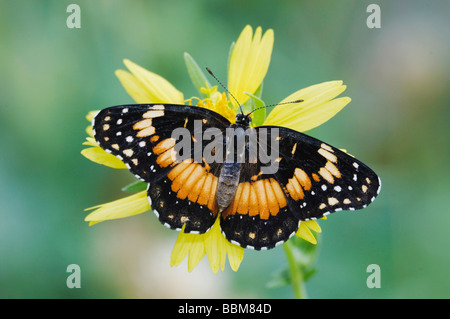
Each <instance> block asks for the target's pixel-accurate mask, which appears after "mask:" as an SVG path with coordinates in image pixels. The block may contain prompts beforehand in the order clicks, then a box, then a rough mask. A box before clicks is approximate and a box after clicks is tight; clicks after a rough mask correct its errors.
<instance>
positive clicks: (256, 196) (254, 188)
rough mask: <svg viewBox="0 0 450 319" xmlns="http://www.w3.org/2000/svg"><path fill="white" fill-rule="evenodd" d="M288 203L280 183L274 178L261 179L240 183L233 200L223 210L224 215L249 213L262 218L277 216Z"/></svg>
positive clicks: (224, 216) (251, 215)
mask: <svg viewBox="0 0 450 319" xmlns="http://www.w3.org/2000/svg"><path fill="white" fill-rule="evenodd" d="M286 205H287V201H286V197H285V195H284V193H283V191H282V189H281V186H280V184H278V182H277V181H276V180H275V179H273V178H270V179H261V180H258V181H256V182H243V183H239V185H238V187H237V189H236V194H235V196H234V199H233V202H232V203H231V204H230V206H229V207H228V208H227V209H225V211H224V212H222V217H223V218H226V217H227V216H228V215H234V214H239V215H249V216H250V217H253V216H257V215H259V217H260V218H261V219H265V220H267V219H269V218H270V216H276V215H277V214H278V212H279V211H280V208H283V207H285V206H286Z"/></svg>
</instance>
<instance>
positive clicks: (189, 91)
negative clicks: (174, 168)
mask: <svg viewBox="0 0 450 319" xmlns="http://www.w3.org/2000/svg"><path fill="white" fill-rule="evenodd" d="M70 3H76V4H78V5H79V6H80V8H81V28H80V29H69V28H67V26H66V19H67V17H68V15H69V13H67V12H66V8H67V6H68V5H69V4H70ZM370 3H377V4H379V5H380V7H381V29H369V28H368V27H367V26H366V19H367V17H368V16H369V13H367V12H366V8H367V6H368V5H369V4H370ZM449 12H450V3H449V1H447V0H442V1H437V0H433V1H426V2H425V1H419V0H415V1H356V0H354V1H298V0H297V1H278V2H275V1H261V0H260V1H237V0H236V1H207V0H202V1H164V2H163V1H118V0H108V1H106V0H105V1H86V0H83V1H82V0H79V1H60V0H58V1H56V0H55V1H4V0H2V1H1V2H0V39H1V45H0V61H1V62H0V71H1V72H0V74H1V85H0V96H1V100H0V121H1V122H0V123H1V125H0V136H1V138H0V150H1V151H0V187H1V191H0V204H1V208H0V216H1V220H0V297H2V298H215V297H217V298H228V297H236V298H243V297H246V298H260V297H261V298H291V297H292V292H291V288H290V287H282V288H273V289H269V288H267V287H266V283H267V282H269V281H270V278H271V277H272V275H273V274H274V273H275V272H277V271H278V270H280V269H282V268H284V267H285V266H286V264H287V263H286V258H285V255H284V252H283V249H282V248H281V247H278V248H276V249H273V250H271V251H268V252H254V251H246V255H245V258H244V261H243V262H242V264H241V267H240V269H239V271H238V272H237V273H234V272H233V271H231V269H230V267H229V266H228V264H227V266H226V269H225V271H224V272H219V273H218V274H217V275H214V274H212V272H211V270H210V268H209V265H208V263H207V261H206V258H205V259H204V260H202V262H201V263H200V265H199V266H198V267H197V268H195V269H194V271H193V272H192V273H188V272H187V265H186V263H183V264H181V265H180V266H178V267H174V268H171V267H169V261H170V253H171V250H172V247H173V245H174V243H175V240H176V236H177V233H176V232H173V231H170V230H168V229H166V228H165V227H162V226H161V225H160V224H159V223H158V221H157V219H156V218H155V216H154V215H153V214H149V213H146V214H141V215H138V216H135V217H132V218H128V219H122V220H115V221H110V222H104V223H101V224H98V225H95V226H93V227H89V226H88V224H87V223H85V222H84V221H83V220H84V217H85V215H86V212H84V211H83V209H84V208H86V207H89V206H93V205H96V204H100V203H104V202H108V201H111V200H114V199H117V198H120V197H123V196H125V195H126V194H124V193H123V192H121V191H120V188H121V187H122V186H123V185H125V184H127V183H129V182H131V181H133V178H134V177H132V175H131V174H129V173H128V172H127V171H125V170H120V171H119V170H113V169H109V168H107V167H103V166H100V165H97V164H94V163H92V162H90V161H88V160H87V159H85V158H84V157H83V156H81V154H80V151H81V149H82V148H83V146H82V145H81V143H82V142H83V141H84V139H85V137H86V134H85V131H84V130H85V127H86V126H87V124H88V122H87V121H86V120H85V115H86V113H87V112H88V111H90V110H94V109H100V108H104V107H107V106H111V105H118V104H125V103H131V102H132V99H131V98H130V97H129V96H128V95H127V94H126V92H125V90H124V89H123V88H122V87H121V85H120V83H119V81H118V80H117V78H116V77H115V75H114V71H115V70H116V69H119V68H124V66H123V64H122V60H123V59H124V58H128V59H130V60H132V61H134V62H135V63H137V64H139V65H141V66H143V67H145V68H147V69H149V70H151V71H153V72H156V73H158V74H160V75H162V76H164V77H165V78H167V79H168V80H169V81H170V82H171V83H173V84H174V85H175V86H176V87H177V88H178V89H179V90H180V91H182V92H184V94H185V97H190V96H193V95H196V91H195V89H194V87H193V86H192V84H191V82H190V80H189V77H188V74H187V71H186V68H185V65H184V61H183V53H184V52H188V53H190V54H191V55H192V56H193V57H194V58H195V59H196V60H197V62H199V64H201V65H202V66H209V67H210V68H212V69H213V70H214V71H215V73H216V75H217V76H218V77H219V78H221V79H224V80H225V79H226V59H227V56H228V49H229V47H230V44H231V42H232V41H235V40H236V39H237V36H238V35H239V33H240V32H241V30H242V28H243V27H244V26H245V25H246V24H250V25H252V26H253V27H254V28H255V27H256V26H259V25H260V26H262V27H263V29H264V30H266V29H267V28H273V29H274V31H275V46H274V51H273V54H272V62H271V66H270V68H269V72H268V74H267V77H266V79H265V82H264V92H263V98H264V100H265V101H266V102H267V103H276V102H278V101H280V100H281V99H283V98H284V97H285V96H287V95H289V94H290V93H292V92H294V91H296V90H298V89H300V88H302V87H306V86H309V85H312V84H316V83H320V82H323V81H329V80H343V81H344V83H345V84H346V85H347V86H348V88H347V90H346V92H345V93H344V94H345V95H347V96H350V97H351V98H352V102H351V103H350V104H349V105H348V106H347V107H346V108H345V109H344V110H343V111H342V112H340V113H339V114H338V115H337V116H335V117H334V118H333V119H331V120H330V121H328V122H327V123H326V124H325V125H322V126H321V127H319V128H316V129H314V130H312V131H310V132H309V134H311V135H313V136H315V137H317V138H320V139H322V140H325V141H327V142H328V143H330V144H331V145H334V146H336V147H340V148H345V149H347V150H348V151H349V152H350V153H352V154H354V155H355V156H357V157H358V158H359V159H361V160H362V161H363V162H365V163H367V164H368V165H369V166H371V167H372V168H373V169H374V170H375V171H376V172H377V173H378V174H379V175H380V176H381V179H382V181H383V188H382V191H381V194H380V196H379V197H378V199H377V200H376V201H375V202H374V203H373V204H372V205H371V206H369V207H368V208H367V209H365V210H364V211H360V212H357V213H356V212H347V213H338V214H334V215H332V216H330V217H329V218H328V220H326V221H320V225H321V227H322V229H323V233H322V236H321V245H320V247H319V255H318V260H317V264H316V265H317V269H318V272H317V273H316V274H315V275H314V276H313V277H312V279H311V280H310V281H308V282H307V285H306V287H307V290H308V295H309V297H311V298H449V297H450V276H449V275H448V273H449V270H450V251H449V240H450V234H449V225H450V209H449V206H450V199H449V178H450V174H449V172H450V170H449V165H448V161H449V158H450V157H449V155H450V149H449V137H450V134H449V133H450V129H449V124H448V120H449V117H450V112H449V110H450V108H449V97H450V93H449V87H450V76H449V74H450V73H449V70H450V48H449V46H450V42H449V38H450V32H449V30H450V22H449V19H448V13H449ZM212 82H213V81H212ZM73 263H75V264H78V265H79V266H80V267H81V289H69V288H67V286H66V278H67V276H68V275H69V274H68V273H67V272H66V268H67V266H68V265H69V264H73ZM369 264H378V265H379V266H380V267H381V288H374V289H369V288H368V287H367V286H366V279H367V276H368V275H369V274H368V273H367V272H366V268H367V266H368V265H369Z"/></svg>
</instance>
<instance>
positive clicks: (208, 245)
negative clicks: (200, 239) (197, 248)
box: [204, 218, 226, 274]
mask: <svg viewBox="0 0 450 319" xmlns="http://www.w3.org/2000/svg"><path fill="white" fill-rule="evenodd" d="M221 237H222V238H223V236H222V234H221V232H220V225H219V218H217V219H216V221H215V222H214V225H213V227H212V228H211V229H210V230H209V231H208V232H207V233H205V235H204V243H205V251H206V255H207V256H208V262H209V265H210V267H211V269H212V271H213V273H215V274H216V273H217V272H218V271H219V268H221V269H222V270H223V269H224V266H225V259H226V249H225V243H224V241H223V240H221V239H222V238H221ZM223 239H225V238H223Z"/></svg>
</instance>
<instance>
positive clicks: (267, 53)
mask: <svg viewBox="0 0 450 319" xmlns="http://www.w3.org/2000/svg"><path fill="white" fill-rule="evenodd" d="M252 33H253V32H252V28H251V26H249V25H247V26H246V27H245V28H244V29H243V30H242V32H241V34H240V36H239V38H238V40H237V41H236V44H235V45H234V48H233V51H232V53H231V57H230V63H229V69H228V89H229V90H230V92H231V93H232V94H233V95H234V96H235V97H236V99H237V100H238V101H239V102H240V103H241V104H244V103H245V102H246V101H247V100H248V99H249V96H248V95H246V94H244V92H248V93H251V94H253V93H254V92H255V91H256V89H258V87H259V86H260V84H261V83H262V81H263V79H264V77H265V76H266V73H267V70H268V68H269V64H270V57H271V55H272V48H273V42H274V33H273V30H272V29H269V30H267V31H266V32H265V33H264V35H263V36H262V37H261V34H262V29H261V27H258V28H256V30H255V34H254V35H253V37H252ZM231 102H232V103H233V105H234V106H235V107H237V103H236V102H235V101H234V100H233V99H231Z"/></svg>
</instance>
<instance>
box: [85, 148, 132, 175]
mask: <svg viewBox="0 0 450 319" xmlns="http://www.w3.org/2000/svg"><path fill="white" fill-rule="evenodd" d="M85 143H86V142H85ZM83 144H84V143H83ZM81 154H82V155H83V156H84V157H86V158H87V159H88V160H91V161H93V162H94V163H97V164H102V165H105V166H108V167H111V168H118V169H125V168H127V167H126V166H125V164H124V163H123V162H122V161H121V160H119V159H118V158H117V157H115V156H114V155H112V154H110V153H106V152H105V150H104V149H103V148H101V147H100V146H96V147H90V148H85V149H83V150H81Z"/></svg>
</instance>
